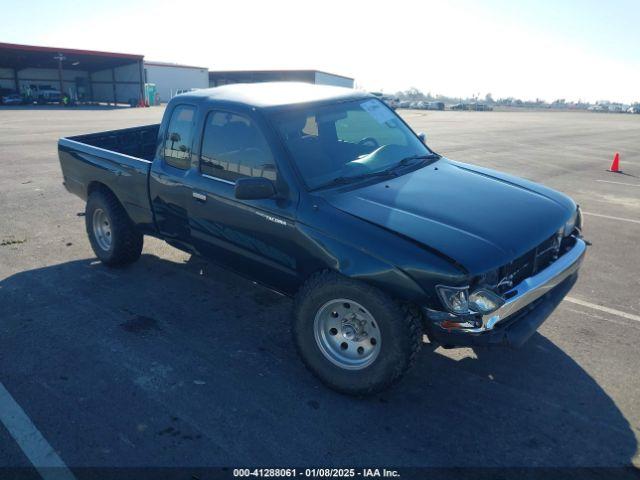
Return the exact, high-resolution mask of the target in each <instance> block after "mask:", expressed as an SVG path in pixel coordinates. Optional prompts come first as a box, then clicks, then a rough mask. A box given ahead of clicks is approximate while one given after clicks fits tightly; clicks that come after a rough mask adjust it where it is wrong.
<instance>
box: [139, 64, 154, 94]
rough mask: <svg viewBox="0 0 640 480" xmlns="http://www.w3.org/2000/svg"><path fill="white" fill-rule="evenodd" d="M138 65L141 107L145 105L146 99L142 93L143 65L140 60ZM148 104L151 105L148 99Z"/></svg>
mask: <svg viewBox="0 0 640 480" xmlns="http://www.w3.org/2000/svg"><path fill="white" fill-rule="evenodd" d="M138 65H139V66H140V99H141V101H142V104H143V105H146V98H145V92H144V83H145V82H144V63H143V61H142V60H140V61H139V62H138ZM149 104H151V99H149Z"/></svg>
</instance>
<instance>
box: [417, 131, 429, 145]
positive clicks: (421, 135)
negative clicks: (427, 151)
mask: <svg viewBox="0 0 640 480" xmlns="http://www.w3.org/2000/svg"><path fill="white" fill-rule="evenodd" d="M418 138H419V139H420V141H421V142H422V143H424V144H426V143H427V134H426V133H424V132H420V133H419V134H418Z"/></svg>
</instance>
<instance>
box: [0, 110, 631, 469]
mask: <svg viewBox="0 0 640 480" xmlns="http://www.w3.org/2000/svg"><path fill="white" fill-rule="evenodd" d="M162 113H163V110H162V108H159V107H154V108H148V109H128V108H127V109H101V108H94V109H62V108H55V107H49V108H46V107H43V108H29V109H12V108H4V109H0V153H1V155H0V382H1V384H2V385H4V387H5V388H6V391H7V392H9V393H10V396H11V399H12V400H13V401H14V402H15V404H17V405H19V406H20V407H21V408H22V410H23V411H24V412H25V414H26V416H28V418H29V419H30V421H31V422H32V424H33V426H34V427H35V428H37V430H38V431H39V432H40V433H41V435H42V437H43V438H44V439H46V441H47V442H48V444H49V445H50V446H51V448H52V449H53V450H54V451H55V454H56V455H57V456H58V457H59V458H60V459H61V460H62V461H64V463H65V464H66V465H68V466H69V467H70V468H71V469H73V468H77V467H89V466H91V467H105V466H125V467H136V466H188V467H191V466H194V467H203V466H223V465H235V466H245V465H262V466H266V465H271V466H289V465H307V466H308V465H316V466H353V465H358V466H375V465H377V466H434V467H448V466H469V467H477V466H482V467H501V466H508V467H538V466H544V467H575V466H589V467H598V466H600V467H618V466H628V465H632V464H635V465H636V466H640V456H639V455H638V439H639V438H640V374H639V367H640V348H639V347H638V345H639V344H640V295H639V293H640V282H639V280H638V272H640V242H639V241H638V239H639V236H640V142H638V139H639V138H640V115H635V116H633V115H609V114H593V113H586V112H581V113H561V112H535V111H534V112H448V111H447V112H418V111H404V112H402V115H403V117H404V118H405V119H406V120H407V122H408V123H409V124H410V125H411V126H412V127H413V128H414V129H415V130H416V131H424V132H426V133H427V136H428V143H429V144H430V145H431V146H432V147H433V148H434V149H435V150H436V151H437V152H439V153H441V154H443V155H445V156H447V157H450V158H452V159H455V160H459V161H463V162H469V163H475V164H479V165H482V166H486V167H491V168H496V169H499V170H503V171H506V172H509V173H512V174H515V175H519V176H523V177H526V178H528V179H531V180H534V181H538V182H542V183H544V184H546V185H548V186H550V187H552V188H555V189H558V190H560V191H563V192H565V193H567V194H569V195H570V196H572V197H573V198H574V199H575V200H576V201H577V202H578V203H579V204H580V205H581V206H582V208H583V210H584V212H585V223H586V225H585V235H586V237H587V239H588V240H590V241H591V242H592V243H593V245H592V247H591V248H590V250H589V252H588V257H587V259H586V260H585V263H584V265H583V268H582V271H581V277H580V278H579V281H578V283H577V285H576V286H575V287H574V289H573V291H572V292H571V293H570V296H569V298H568V299H567V300H565V301H564V302H563V303H562V304H561V306H560V307H559V308H558V309H557V310H556V312H555V313H554V314H553V315H552V316H551V317H550V318H549V319H548V320H547V322H546V323H545V324H544V325H543V326H542V328H541V329H540V331H539V333H538V334H536V335H535V336H534V337H533V338H532V339H531V340H530V341H529V342H528V343H527V344H526V345H525V346H524V347H523V348H522V349H520V350H517V351H512V350H501V349H495V350H475V351H474V350H471V349H458V350H444V349H442V348H437V349H434V348H433V347H432V346H430V345H425V348H424V349H423V351H422V352H421V354H420V356H419V359H418V362H417V364H416V366H415V367H414V369H413V370H411V372H410V373H409V374H408V375H407V376H406V377H405V379H404V380H403V381H402V382H401V383H400V384H399V385H398V386H397V387H396V388H394V389H392V390H390V391H388V392H385V393H383V394H380V395H377V396H375V397H373V398H368V399H364V400H363V399H354V398H349V397H345V396H342V395H339V394H337V393H334V392H332V391H330V390H328V389H326V388H324V387H323V386H321V385H320V384H319V382H318V381H317V380H316V379H315V378H314V377H313V376H312V375H311V374H310V373H309V372H307V371H306V370H305V368H304V367H303V365H302V363H301V362H300V361H299V360H298V358H297V355H296V353H295V349H294V347H293V344H292V342H291V340H290V330H289V323H290V322H289V315H290V307H291V302H290V300H289V299H288V298H285V297H282V296H280V295H278V294H275V293H273V292H271V291H269V290H267V289H265V288H263V287H260V286H257V285H254V284H252V282H249V281H247V280H245V279H243V278H240V277H238V276H236V275H234V274H232V273H229V272H226V271H223V270H221V269H219V268H218V267H216V266H214V265H212V264H210V263H207V262H206V261H204V260H203V259H200V258H197V257H193V258H192V257H191V256H189V255H188V254H185V253H182V252H180V251H178V250H175V249H173V248H172V247H169V246H168V245H166V244H164V243H163V242H161V241H158V240H155V239H150V238H146V239H145V247H144V252H143V257H142V258H141V259H140V261H139V262H137V263H136V264H134V265H132V266H130V267H128V268H124V269H108V268H105V267H104V266H103V265H101V264H100V263H99V262H97V261H96V259H95V257H94V255H93V253H92V251H91V249H90V246H89V242H88V240H87V237H86V234H85V231H84V218H83V216H82V214H83V212H84V204H83V202H82V201H81V200H80V199H78V198H76V197H74V196H72V195H70V194H68V193H67V192H66V191H65V190H64V188H63V186H62V178H61V173H60V168H59V164H58V159H57V152H56V141H57V139H58V138H59V137H60V136H67V135H74V134H81V133H88V132H91V131H100V130H108V129H116V128H124V127H127V126H135V125H141V124H147V123H156V122H159V121H160V119H161V116H162ZM615 151H619V152H620V154H621V166H622V168H623V170H624V171H625V174H612V173H607V172H605V170H606V169H607V168H608V166H609V163H610V161H611V158H612V156H613V154H614V152H615ZM425 188H428V186H425ZM495 214H496V215H500V212H499V211H497V212H495ZM7 401H8V400H7ZM0 402H2V399H1V398H0ZM0 420H2V417H1V416H0ZM15 436H16V435H15V432H14V431H10V429H8V428H7V427H6V424H3V423H2V422H0V464H1V465H2V466H25V467H29V466H30V465H31V462H30V461H29V459H28V458H27V456H25V453H24V444H25V442H27V443H28V441H29V440H28V439H26V440H25V439H24V438H22V439H20V442H19V441H16V439H15ZM21 443H22V444H21Z"/></svg>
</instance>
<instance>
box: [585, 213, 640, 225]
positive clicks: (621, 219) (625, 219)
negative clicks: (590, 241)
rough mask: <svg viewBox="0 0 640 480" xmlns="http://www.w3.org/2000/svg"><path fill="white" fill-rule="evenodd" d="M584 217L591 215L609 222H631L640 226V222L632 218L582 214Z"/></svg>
mask: <svg viewBox="0 0 640 480" xmlns="http://www.w3.org/2000/svg"><path fill="white" fill-rule="evenodd" d="M582 214H583V215H590V216H592V217H602V218H608V219H609V220H620V221H621V222H631V223H638V224H640V220H634V219H632V218H622V217H612V216H611V215H602V214H600V213H591V212H582Z"/></svg>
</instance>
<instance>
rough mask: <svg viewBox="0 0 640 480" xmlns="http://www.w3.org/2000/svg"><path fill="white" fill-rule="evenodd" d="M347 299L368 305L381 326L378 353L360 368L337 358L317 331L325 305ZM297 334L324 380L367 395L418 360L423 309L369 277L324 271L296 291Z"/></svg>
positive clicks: (310, 363) (342, 389) (298, 344)
mask: <svg viewBox="0 0 640 480" xmlns="http://www.w3.org/2000/svg"><path fill="white" fill-rule="evenodd" d="M343 298H346V299H351V300H353V301H355V302H358V303H359V304H361V305H362V306H364V307H365V308H366V309H367V310H368V311H369V312H370V313H371V314H372V315H373V317H374V318H375V322H376V323H377V327H378V328H379V329H380V334H381V344H380V350H379V353H378V356H377V357H376V358H375V360H374V361H373V363H371V364H370V365H367V366H366V367H364V368H362V369H358V370H348V369H344V368H341V367H339V366H337V365H335V364H334V363H332V362H331V361H330V360H329V359H327V357H326V356H325V355H324V354H323V353H322V351H321V349H320V347H319V345H318V342H317V341H316V337H315V336H314V320H315V317H316V314H317V312H318V311H319V309H320V308H322V305H324V304H326V302H329V301H331V300H332V299H343ZM293 337H294V342H295V344H296V347H297V349H298V353H299V354H300V356H301V357H302V360H303V361H304V363H305V365H306V366H307V367H308V368H309V370H311V372H313V373H314V374H315V375H316V376H317V377H318V378H319V379H320V380H321V381H322V382H323V383H324V384H325V385H327V386H328V387H330V388H332V389H334V390H336V391H338V392H341V393H344V394H348V395H355V396H366V395H371V394H373V393H376V392H380V391H382V390H385V389H387V388H389V387H390V386H392V385H393V384H395V383H396V382H398V381H399V380H400V379H401V378H402V376H403V375H404V374H405V373H406V371H407V370H408V369H409V368H410V367H411V366H412V365H413V364H414V362H415V360H416V357H417V354H418V351H419V350H420V347H421V345H422V328H421V319H420V313H419V312H418V311H417V310H416V309H415V308H412V307H410V306H407V305H402V304H399V303H398V302H396V301H394V300H393V299H392V298H391V297H389V296H388V295H387V294H385V293H384V292H382V291H380V290H379V289H377V288H375V287H373V286H371V285H368V284H366V283H364V282H359V281H357V280H353V279H350V278H347V277H344V276H342V275H339V274H337V273H334V272H329V271H323V272H320V273H317V274H314V275H313V276H311V278H309V279H308V280H307V281H306V282H305V284H304V285H303V286H302V287H301V289H300V290H299V292H298V293H297V295H296V298H295V302H294V307H293Z"/></svg>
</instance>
